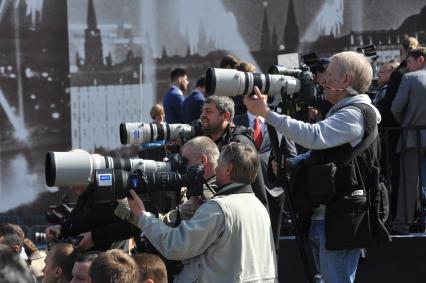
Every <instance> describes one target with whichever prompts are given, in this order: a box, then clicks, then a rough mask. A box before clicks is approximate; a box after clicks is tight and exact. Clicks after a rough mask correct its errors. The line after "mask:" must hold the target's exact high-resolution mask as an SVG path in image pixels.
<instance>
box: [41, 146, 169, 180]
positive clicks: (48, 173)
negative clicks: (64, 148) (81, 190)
mask: <svg viewBox="0 0 426 283" xmlns="http://www.w3.org/2000/svg"><path fill="white" fill-rule="evenodd" d="M97 169H123V170H127V171H132V170H136V169H139V170H141V171H143V172H157V171H158V172H169V171H173V169H174V168H172V165H171V163H168V162H158V161H153V160H144V159H140V158H113V157H110V156H102V155H99V154H90V153H88V152H84V151H82V152H54V151H49V152H48V153H47V155H46V161H45V177H46V184H47V185H48V186H49V187H52V186H70V185H88V184H90V183H92V182H93V176H94V172H95V170H97Z"/></svg>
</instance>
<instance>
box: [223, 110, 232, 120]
mask: <svg viewBox="0 0 426 283" xmlns="http://www.w3.org/2000/svg"><path fill="white" fill-rule="evenodd" d="M223 118H224V119H225V120H226V121H229V122H231V121H230V119H231V113H229V112H228V111H226V112H225V113H223Z"/></svg>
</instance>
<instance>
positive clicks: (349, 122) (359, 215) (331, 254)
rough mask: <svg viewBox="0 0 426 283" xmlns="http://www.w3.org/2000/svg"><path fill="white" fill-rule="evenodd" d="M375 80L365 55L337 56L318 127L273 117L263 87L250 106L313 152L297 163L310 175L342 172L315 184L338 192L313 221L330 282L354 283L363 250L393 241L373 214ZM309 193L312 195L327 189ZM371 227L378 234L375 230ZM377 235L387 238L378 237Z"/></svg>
mask: <svg viewBox="0 0 426 283" xmlns="http://www.w3.org/2000/svg"><path fill="white" fill-rule="evenodd" d="M372 75H373V72H372V68H371V66H370V64H369V62H368V60H367V59H366V58H365V57H364V56H363V55H361V54H358V53H356V52H342V53H338V54H336V55H334V56H333V57H332V58H331V64H330V65H329V67H328V68H327V71H326V74H325V77H324V78H323V79H322V81H321V82H320V83H321V85H323V87H324V94H325V98H326V100H328V101H329V102H330V103H331V104H333V107H332V108H331V109H330V111H329V112H328V114H327V116H326V118H325V119H324V120H323V121H320V122H318V123H315V124H309V123H304V122H301V121H297V120H295V119H292V118H290V117H289V116H286V115H279V114H277V113H274V112H272V111H271V110H270V109H269V108H268V106H267V104H266V103H265V102H264V99H260V98H261V97H262V94H261V93H260V91H259V89H258V88H257V87H256V89H255V95H254V96H253V97H251V99H248V101H247V103H246V106H247V108H248V110H249V111H250V112H251V113H254V114H256V115H260V116H262V117H264V118H265V119H266V122H267V123H269V124H271V125H273V126H274V127H275V128H276V129H277V130H278V131H279V132H281V133H283V134H285V135H286V136H287V137H289V138H290V139H291V140H293V141H294V142H296V143H298V144H300V145H302V146H303V147H306V148H308V149H311V151H310V152H308V153H307V154H305V155H303V156H300V158H297V159H298V160H303V161H302V162H304V163H305V164H306V166H307V168H308V170H310V169H311V168H312V167H309V166H311V165H321V164H324V165H325V164H326V163H330V162H333V163H334V164H335V166H336V167H335V168H337V169H336V171H335V174H334V175H333V174H332V172H330V174H329V175H330V176H327V175H321V174H318V175H317V179H316V180H313V182H312V183H314V184H313V186H314V187H315V184H321V183H325V182H323V181H324V180H323V179H327V181H328V179H331V180H332V182H331V183H334V186H333V189H335V193H334V194H330V195H329V199H328V200H325V201H324V202H323V204H322V205H320V206H319V207H316V208H314V209H313V210H312V211H311V213H309V214H310V217H309V216H308V219H307V220H308V225H310V231H309V230H308V231H309V240H310V242H311V246H312V250H313V254H314V257H315V260H316V263H317V268H318V271H319V272H320V273H321V276H322V279H323V280H324V281H325V282H327V283H330V282H353V281H354V280H355V273H356V269H357V264H358V259H359V256H360V253H361V248H363V247H366V246H368V245H370V244H372V242H373V241H376V242H379V241H388V240H389V234H388V233H387V231H386V230H383V229H385V228H384V227H383V226H380V223H379V222H380V220H379V219H378V218H377V219H376V217H375V216H370V217H369V214H368V213H367V210H368V209H369V205H368V202H367V198H368V196H367V195H368V194H369V193H370V189H371V187H372V186H374V185H376V184H375V183H374V182H375V180H372V179H374V178H373V174H374V173H376V174H378V156H377V155H378V150H377V149H378V148H377V147H378V146H379V145H378V138H377V123H379V122H380V114H379V112H378V110H377V109H376V108H375V107H374V106H373V105H372V104H371V100H370V98H369V97H368V96H367V95H365V94H362V93H364V92H365V91H367V89H368V88H369V86H370V83H371V80H372ZM308 172H310V171H308ZM292 177H294V176H292ZM296 178H297V176H296ZM305 179H307V178H305ZM308 181H309V180H308ZM316 186H318V185H316ZM366 188H368V191H367V190H366ZM295 189H296V190H302V188H300V187H296V188H295ZM303 189H304V192H306V194H310V193H311V192H315V190H317V191H319V190H323V189H324V188H322V187H316V189H315V188H313V189H312V187H308V188H307V189H306V188H303ZM293 200H294V199H293ZM368 201H369V200H368ZM293 202H294V201H293ZM373 202H374V201H372V203H373ZM370 211H371V210H370ZM309 220H310V221H309ZM309 222H310V223H309ZM370 224H371V225H372V226H373V227H372V230H369V228H370V226H369V225H370ZM381 224H382V223H381ZM305 226H306V225H305ZM379 226H380V227H379ZM305 228H307V227H305ZM375 229H377V230H375ZM305 231H306V230H305ZM372 231H374V232H372ZM377 231H380V232H383V234H380V235H379V234H376V233H378V232H377Z"/></svg>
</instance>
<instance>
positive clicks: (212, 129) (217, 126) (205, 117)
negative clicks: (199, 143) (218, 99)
mask: <svg viewBox="0 0 426 283" xmlns="http://www.w3.org/2000/svg"><path fill="white" fill-rule="evenodd" d="M200 119H201V128H202V130H203V133H204V134H207V135H208V134H212V133H216V132H217V131H219V130H222V129H223V128H222V127H223V122H224V121H225V117H224V113H222V114H221V113H219V110H218V109H217V108H216V104H215V103H213V102H211V103H206V104H204V106H203V110H202V112H201V115H200Z"/></svg>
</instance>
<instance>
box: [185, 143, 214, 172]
mask: <svg viewBox="0 0 426 283" xmlns="http://www.w3.org/2000/svg"><path fill="white" fill-rule="evenodd" d="M184 147H190V148H191V150H192V151H193V153H194V154H197V155H199V156H201V155H203V154H205V155H206V156H207V159H208V162H209V163H210V164H211V165H212V166H213V168H216V167H217V160H218V159H219V155H220V153H219V149H218V148H217V145H216V144H215V143H214V141H213V140H212V139H211V138H209V137H205V136H200V137H195V138H193V139H190V140H189V141H187V142H186V143H185V145H184Z"/></svg>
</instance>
